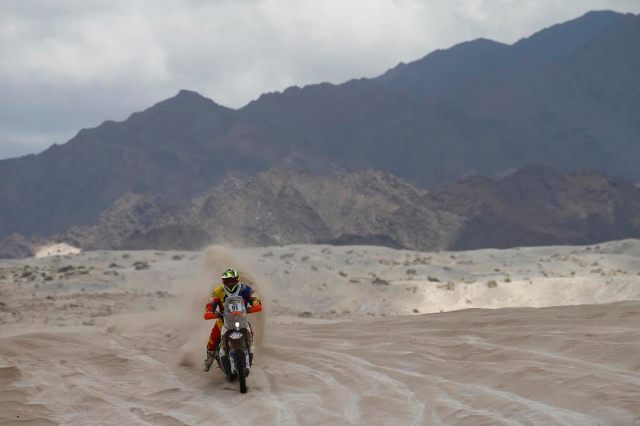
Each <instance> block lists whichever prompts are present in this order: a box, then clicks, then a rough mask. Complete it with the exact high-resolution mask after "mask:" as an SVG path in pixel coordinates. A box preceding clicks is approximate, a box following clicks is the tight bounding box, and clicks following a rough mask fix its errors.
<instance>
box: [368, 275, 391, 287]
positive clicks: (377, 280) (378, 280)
mask: <svg viewBox="0 0 640 426" xmlns="http://www.w3.org/2000/svg"><path fill="white" fill-rule="evenodd" d="M371 284H374V285H391V283H390V282H389V281H387V280H384V279H382V278H380V277H375V278H374V280H373V281H372V282H371Z"/></svg>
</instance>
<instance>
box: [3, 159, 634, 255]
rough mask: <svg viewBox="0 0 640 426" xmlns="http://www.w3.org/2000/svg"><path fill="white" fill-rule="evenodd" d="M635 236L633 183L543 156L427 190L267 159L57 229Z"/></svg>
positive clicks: (244, 241) (239, 241) (148, 234)
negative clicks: (212, 181) (498, 173)
mask: <svg viewBox="0 0 640 426" xmlns="http://www.w3.org/2000/svg"><path fill="white" fill-rule="evenodd" d="M638 237H640V188H639V187H638V186H636V185H633V184H630V183H628V182H625V181H623V180H620V179H613V178H609V177H606V176H604V175H602V174H600V173H596V172H586V171H580V172H572V173H561V172H558V171H556V170H553V169H550V168H547V167H539V166H538V167H526V168H523V169H521V170H519V171H517V172H515V173H512V174H510V175H507V176H504V177H502V178H497V179H492V178H485V177H468V178H465V179H461V180H459V181H457V182H454V183H451V184H448V185H445V186H444V187H442V188H440V189H438V190H436V191H433V192H428V191H425V190H421V189H418V188H415V187H413V186H412V185H410V184H409V183H407V182H405V181H403V180H401V179H398V178H397V177H395V176H393V175H390V174H388V173H385V172H380V171H372V170H367V171H360V172H354V173H348V172H346V171H341V170H336V171H334V172H333V173H332V174H330V175H326V174H317V173H312V172H309V171H295V170H292V169H272V170H268V171H266V172H262V173H258V174H257V175H255V176H253V177H251V178H248V179H239V178H236V177H230V178H227V179H225V180H224V181H223V182H222V183H221V184H218V185H216V186H214V187H212V188H210V189H209V190H207V191H205V192H203V193H202V194H199V195H198V196H196V197H194V198H193V199H192V200H190V201H189V202H186V203H184V202H183V203H175V204H172V203H171V202H169V201H167V200H166V199H165V198H163V197H161V196H157V195H148V194H147V195H141V194H133V193H127V194H125V195H124V196H123V197H121V198H120V199H118V200H117V201H116V202H115V203H114V204H113V205H112V206H110V207H109V208H108V209H106V210H105V211H104V212H103V213H102V214H101V216H100V218H99V220H98V222H97V223H96V224H94V225H90V226H86V225H85V226H76V227H73V228H71V230H70V231H69V232H67V233H66V234H64V235H61V236H59V237H57V238H56V239H57V240H60V241H65V242H67V243H71V244H72V245H75V246H79V247H82V248H85V249H193V250H195V249H200V248H202V247H205V246H207V245H209V244H211V243H232V244H234V245H241V246H246V245H251V246H255V245H259V246H264V245H281V244H303V243H306V244H309V243H311V244H313V243H329V244H373V245H383V246H390V247H395V248H407V249H414V250H441V249H453V250H465V249H476V248H486V247H494V248H507V247H514V246H531V245H548V244H554V245H561V244H572V245H573V244H591V243H596V242H601V241H606V240H613V239H621V238H638ZM15 242H16V243H23V241H22V240H20V239H17V240H16V241H15ZM17 247H23V245H20V244H18V245H17Z"/></svg>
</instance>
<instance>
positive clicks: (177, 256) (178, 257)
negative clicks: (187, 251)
mask: <svg viewBox="0 0 640 426" xmlns="http://www.w3.org/2000/svg"><path fill="white" fill-rule="evenodd" d="M183 258H184V256H182V255H179V254H174V255H173V256H171V260H182V259H183Z"/></svg>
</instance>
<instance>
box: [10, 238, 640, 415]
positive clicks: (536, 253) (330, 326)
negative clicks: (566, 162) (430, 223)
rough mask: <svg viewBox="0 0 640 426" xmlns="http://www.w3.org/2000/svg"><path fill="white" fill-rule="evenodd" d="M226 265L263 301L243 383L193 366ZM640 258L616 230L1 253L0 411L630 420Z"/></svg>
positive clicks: (638, 347)
mask: <svg viewBox="0 0 640 426" xmlns="http://www.w3.org/2000/svg"><path fill="white" fill-rule="evenodd" d="M229 264H233V265H239V267H240V269H241V271H242V272H244V275H245V276H248V277H249V278H251V280H252V281H254V282H255V284H256V287H257V288H258V289H259V291H260V293H261V294H262V296H263V299H264V303H265V307H266V311H265V312H264V315H263V314H257V315H255V317H256V319H255V320H254V322H255V323H256V328H257V330H259V333H260V335H261V336H262V337H263V344H262V347H261V348H260V352H259V353H258V354H257V357H256V361H257V363H256V365H255V368H254V370H253V371H252V374H251V376H250V377H249V378H248V382H249V387H250V389H249V393H248V394H246V395H241V394H240V393H238V390H237V385H236V384H228V383H226V382H225V381H224V379H223V377H222V374H221V373H220V372H219V371H212V372H211V373H208V374H205V373H202V372H200V371H199V370H198V368H199V364H200V362H201V360H202V356H203V345H204V344H205V341H206V338H207V334H208V329H209V328H210V326H211V325H212V324H211V323H209V322H206V321H203V320H202V319H201V318H202V317H201V314H202V306H203V302H204V300H206V293H207V291H208V289H209V287H210V286H211V285H212V279H211V278H210V277H211V276H213V275H214V274H215V275H217V273H218V271H219V270H220V269H222V268H223V267H224V266H227V265H229ZM639 273H640V242H639V241H630V240H628V241H620V242H614V243H609V244H603V245H600V246H595V247H546V248H530V249H513V250H502V251H499V250H482V251H474V252H463V253H448V252H446V253H445V252H442V253H417V252H407V251H396V250H390V249H385V248H375V247H327V246H285V247H272V248H262V249H246V250H238V251H235V252H230V251H225V250H222V249H215V250H210V251H209V252H208V253H205V254H204V255H202V254H200V253H193V252H153V251H144V252H126V253H125V252H90V253H83V254H80V255H77V256H72V257H49V258H43V259H30V260H27V261H0V424H5V423H6V424H12V423H16V424H78V425H86V424H119V425H122V424H168V425H173V424H224V423H229V422H233V423H236V424H237V423H239V424H309V425H315V424H335V425H342V424H394V425H395V424H403V425H404V424H419V425H421V424H451V425H464V424H468V425H482V424H486V425H496V424H497V425H499V424H531V425H541V424H550V425H556V424H567V425H634V424H640V355H639V354H640V328H639V326H640V302H634V301H627V302H618V303H611V302H616V301H621V300H631V299H636V300H638V299H640V275H638V274H639ZM593 303H602V304H599V305H593ZM569 304H574V305H575V304H581V305H582V306H564V307H561V306H560V307H552V308H545V309H532V308H524V307H520V308H508V309H478V308H482V307H491V308H497V307H504V306H532V307H540V306H550V305H569ZM466 307H472V308H475V309H465V310H457V309H462V308H466ZM454 310H455V311H454ZM416 311H417V312H419V313H423V312H440V311H453V312H444V313H434V314H428V315H423V314H416ZM258 318H261V319H265V318H266V323H260V321H258Z"/></svg>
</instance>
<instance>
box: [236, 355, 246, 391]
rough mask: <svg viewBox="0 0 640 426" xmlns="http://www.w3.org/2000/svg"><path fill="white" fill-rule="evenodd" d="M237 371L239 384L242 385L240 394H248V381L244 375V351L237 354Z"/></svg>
mask: <svg viewBox="0 0 640 426" xmlns="http://www.w3.org/2000/svg"><path fill="white" fill-rule="evenodd" d="M235 361H236V369H237V370H238V382H239V383H240V393H247V380H246V377H245V375H244V369H245V364H246V360H245V354H244V351H236V353H235Z"/></svg>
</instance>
